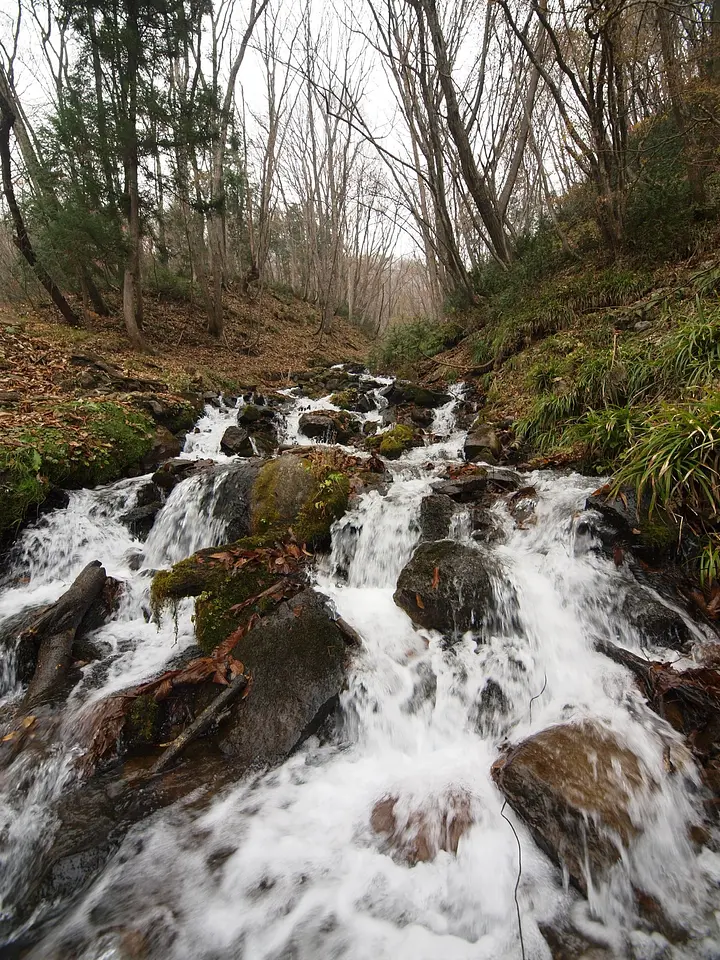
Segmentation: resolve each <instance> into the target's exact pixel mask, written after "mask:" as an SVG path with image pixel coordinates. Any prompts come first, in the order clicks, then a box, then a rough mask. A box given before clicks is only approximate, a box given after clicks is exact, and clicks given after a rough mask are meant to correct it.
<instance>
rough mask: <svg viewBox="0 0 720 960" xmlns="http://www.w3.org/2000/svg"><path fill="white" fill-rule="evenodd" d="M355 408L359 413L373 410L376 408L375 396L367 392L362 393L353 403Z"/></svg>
mask: <svg viewBox="0 0 720 960" xmlns="http://www.w3.org/2000/svg"><path fill="white" fill-rule="evenodd" d="M355 409H356V410H359V411H360V413H370V412H371V411H373V410H377V403H376V402H375V398H374V397H372V396H371V395H370V394H369V393H363V394H362V396H360V397H358V401H357V403H356V404H355Z"/></svg>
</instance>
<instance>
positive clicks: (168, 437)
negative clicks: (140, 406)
mask: <svg viewBox="0 0 720 960" xmlns="http://www.w3.org/2000/svg"><path fill="white" fill-rule="evenodd" d="M181 450H182V444H181V443H180V441H179V440H178V438H177V437H175V436H173V435H172V433H170V431H169V430H168V429H167V427H156V429H155V434H154V436H153V442H152V447H151V448H150V450H148V452H147V453H146V454H145V456H144V457H143V458H142V460H141V461H140V465H141V467H142V469H143V470H144V471H148V470H152V468H153V467H157V466H158V464H160V463H162V462H163V460H170V459H171V458H172V457H177V456H178V455H179V453H180V451H181Z"/></svg>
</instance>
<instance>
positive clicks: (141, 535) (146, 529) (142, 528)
mask: <svg viewBox="0 0 720 960" xmlns="http://www.w3.org/2000/svg"><path fill="white" fill-rule="evenodd" d="M161 509H162V504H161V503H160V501H159V500H157V501H155V503H149V504H147V505H146V506H144V507H133V508H132V510H128V512H127V513H124V514H123V515H122V516H121V517H120V522H121V523H124V524H125V526H126V527H127V528H128V530H129V531H130V533H132V535H133V536H134V537H137V538H138V540H142V541H145V540H147V538H148V536H149V535H150V531H151V530H152V528H153V524H154V523H155V517H156V516H157V515H158V513H159V511H160V510H161Z"/></svg>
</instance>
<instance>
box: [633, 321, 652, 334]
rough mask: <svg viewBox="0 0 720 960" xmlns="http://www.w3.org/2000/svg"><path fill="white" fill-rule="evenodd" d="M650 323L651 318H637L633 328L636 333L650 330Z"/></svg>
mask: <svg viewBox="0 0 720 960" xmlns="http://www.w3.org/2000/svg"><path fill="white" fill-rule="evenodd" d="M652 325H653V323H652V320H638V322H637V323H636V324H634V325H633V330H634V331H635V332H636V333H644V332H645V331H646V330H650V329H651V328H652Z"/></svg>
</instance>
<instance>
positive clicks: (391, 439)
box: [373, 423, 420, 460]
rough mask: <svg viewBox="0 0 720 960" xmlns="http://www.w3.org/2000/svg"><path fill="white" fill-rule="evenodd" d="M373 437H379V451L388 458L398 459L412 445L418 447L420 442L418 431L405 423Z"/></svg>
mask: <svg viewBox="0 0 720 960" xmlns="http://www.w3.org/2000/svg"><path fill="white" fill-rule="evenodd" d="M373 439H379V441H380V442H379V444H378V452H379V453H380V455H381V456H383V457H387V458H388V460H397V458H398V457H399V456H401V455H402V454H403V453H405V451H406V450H409V449H410V447H416V446H418V445H419V443H420V439H419V437H418V435H417V433H416V431H415V430H413V428H412V427H409V426H407V425H406V424H404V423H399V424H398V425H397V426H396V427H393V428H392V430H387V431H386V432H385V433H382V434H380V435H379V437H377V438H375V437H373Z"/></svg>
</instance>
